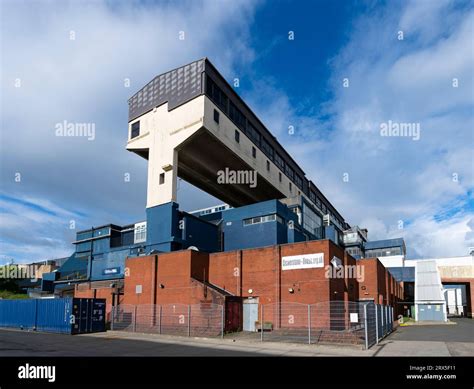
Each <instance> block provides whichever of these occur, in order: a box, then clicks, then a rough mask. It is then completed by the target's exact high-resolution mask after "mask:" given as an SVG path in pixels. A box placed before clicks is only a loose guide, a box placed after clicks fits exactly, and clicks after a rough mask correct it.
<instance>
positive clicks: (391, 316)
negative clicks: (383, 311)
mask: <svg viewBox="0 0 474 389" xmlns="http://www.w3.org/2000/svg"><path fill="white" fill-rule="evenodd" d="M390 331H393V307H390Z"/></svg>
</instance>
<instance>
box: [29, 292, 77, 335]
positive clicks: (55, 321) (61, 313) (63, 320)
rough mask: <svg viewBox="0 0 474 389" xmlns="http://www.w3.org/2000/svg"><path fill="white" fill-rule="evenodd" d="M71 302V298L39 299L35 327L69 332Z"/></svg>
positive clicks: (70, 326)
mask: <svg viewBox="0 0 474 389" xmlns="http://www.w3.org/2000/svg"><path fill="white" fill-rule="evenodd" d="M71 304H72V298H64V299H47V300H41V301H40V302H39V304H38V312H37V318H36V320H37V322H36V329H37V330H38V331H42V332H59V333H66V334H70V333H71V328H72V324H71V317H70V316H71Z"/></svg>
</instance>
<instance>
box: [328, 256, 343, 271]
mask: <svg viewBox="0 0 474 389" xmlns="http://www.w3.org/2000/svg"><path fill="white" fill-rule="evenodd" d="M331 264H332V265H333V266H334V267H335V268H336V269H339V268H340V267H341V266H342V261H341V260H340V259H339V258H338V257H332V259H331Z"/></svg>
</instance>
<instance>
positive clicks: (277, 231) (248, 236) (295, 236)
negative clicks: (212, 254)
mask: <svg viewBox="0 0 474 389" xmlns="http://www.w3.org/2000/svg"><path fill="white" fill-rule="evenodd" d="M271 215H275V217H274V220H266V219H272V217H270V218H266V219H265V217H266V216H271ZM221 217H222V232H223V250H224V251H230V250H241V249H246V248H255V247H263V246H271V245H276V244H284V243H294V242H301V241H304V240H307V239H308V236H305V235H304V233H303V231H302V229H301V226H300V224H299V222H298V216H297V215H296V214H295V213H294V212H292V211H291V210H290V209H289V208H288V207H287V206H286V205H284V204H282V203H281V202H280V201H278V200H269V201H264V202H261V203H257V204H251V205H248V206H245V207H240V208H232V209H228V210H226V211H223V212H222V213H221ZM250 219H255V223H254V222H253V221H254V220H252V222H249V220H250ZM259 219H260V222H259V221H258V220H259ZM308 235H309V234H308Z"/></svg>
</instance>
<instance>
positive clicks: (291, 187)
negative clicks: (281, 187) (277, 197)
mask: <svg viewBox="0 0 474 389" xmlns="http://www.w3.org/2000/svg"><path fill="white" fill-rule="evenodd" d="M289 184H290V185H289V188H290V192H291V191H292V190H293V185H291V182H290V183H289Z"/></svg>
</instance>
